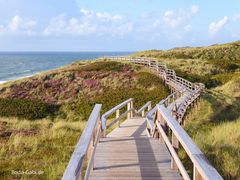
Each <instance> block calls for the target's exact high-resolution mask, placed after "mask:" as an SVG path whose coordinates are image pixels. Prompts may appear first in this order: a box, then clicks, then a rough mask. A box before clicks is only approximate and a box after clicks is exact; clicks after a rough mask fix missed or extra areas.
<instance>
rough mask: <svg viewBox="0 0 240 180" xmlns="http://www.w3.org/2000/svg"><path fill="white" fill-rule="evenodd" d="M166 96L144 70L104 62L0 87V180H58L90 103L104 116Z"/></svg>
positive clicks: (73, 66)
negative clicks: (21, 172) (128, 101)
mask: <svg viewBox="0 0 240 180" xmlns="http://www.w3.org/2000/svg"><path fill="white" fill-rule="evenodd" d="M167 94H169V90H168V89H167V88H166V87H165V86H164V85H163V82H162V80H161V79H159V78H158V77H157V76H156V75H154V74H151V73H149V72H148V71H147V70H146V69H145V68H144V67H141V66H136V65H131V64H126V63H119V62H109V61H93V62H90V61H89V62H76V63H74V64H71V65H69V66H66V67H64V68H61V69H57V70H53V71H49V72H46V73H42V74H40V75H36V76H33V77H31V78H26V79H23V80H18V81H14V82H10V83H7V84H3V85H0V162H1V163H0V179H60V178H61V176H62V174H63V172H64V170H65V168H66V165H67V163H68V161H69V159H70V156H71V154H72V152H73V150H74V146H75V145H76V143H77V141H78V139H79V136H80V135H81V132H82V130H83V127H84V126H85V123H86V120H87V119H88V117H89V115H90V113H91V110H92V108H93V106H94V104H95V103H102V104H103V110H102V113H103V112H106V111H107V110H109V109H110V108H112V107H114V106H115V105H118V104H119V103H120V102H123V101H124V100H126V99H128V98H130V97H133V98H135V101H134V104H135V106H136V107H137V108H139V107H140V106H142V105H144V104H145V103H146V102H147V101H149V100H153V103H157V102H159V101H160V100H161V99H162V98H164V97H166V96H167ZM12 170H15V171H17V170H40V171H43V172H44V173H43V174H40V175H13V174H12Z"/></svg>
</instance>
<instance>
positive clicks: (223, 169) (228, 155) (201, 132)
mask: <svg viewBox="0 0 240 180" xmlns="http://www.w3.org/2000/svg"><path fill="white" fill-rule="evenodd" d="M199 107H200V109H199V110H198V111H193V114H192V116H190V117H189V118H188V120H187V123H186V126H185V127H184V128H185V129H186V131H187V132H188V134H189V135H190V136H191V137H192V138H193V139H194V141H195V142H196V144H197V145H198V147H199V148H200V149H201V150H202V151H203V153H204V154H205V155H206V156H207V158H208V159H209V160H210V162H211V163H212V164H213V166H214V167H215V168H216V169H217V170H218V171H219V172H220V174H221V175H222V176H223V177H224V178H225V179H238V178H239V177H240V168H239V167H240V161H239V160H240V153H239V152H240V144H239V140H240V131H239V127H240V103H239V101H237V100H236V99H234V98H229V97H227V96H225V95H224V94H220V93H218V92H215V91H213V92H208V93H206V94H205V95H204V96H203V98H202V100H201V101H200V104H199ZM182 156H183V157H186V154H185V155H182ZM185 163H186V164H187V166H189V163H188V162H186V161H185Z"/></svg>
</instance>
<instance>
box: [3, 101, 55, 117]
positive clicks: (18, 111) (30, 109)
mask: <svg viewBox="0 0 240 180" xmlns="http://www.w3.org/2000/svg"><path fill="white" fill-rule="evenodd" d="M58 108H59V107H58V106H57V105H50V104H46V103H43V102H41V101H39V100H34V101H33V100H28V99H3V98H0V116H4V117H12V116H13V117H19V118H24V119H30V120H34V119H41V118H45V117H47V116H52V115H54V113H55V112H56V111H57V110H58Z"/></svg>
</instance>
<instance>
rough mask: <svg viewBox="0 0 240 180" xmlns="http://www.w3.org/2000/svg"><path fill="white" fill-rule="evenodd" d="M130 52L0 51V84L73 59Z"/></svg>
mask: <svg viewBox="0 0 240 180" xmlns="http://www.w3.org/2000/svg"><path fill="white" fill-rule="evenodd" d="M131 53H133V52H123V51H120V52H94V51H92V52H90V51H89V52H53V51H52V52H44V51H42V52H33V51H32V52H14V51H13V52H0V84H3V83H5V82H7V81H11V80H17V79H21V78H26V77H31V76H33V75H35V74H37V73H40V72H43V71H48V70H52V69H57V68H60V67H62V66H65V65H68V64H71V63H73V62H75V61H81V60H93V59H97V58H99V57H103V56H119V55H121V56H123V55H129V54H131Z"/></svg>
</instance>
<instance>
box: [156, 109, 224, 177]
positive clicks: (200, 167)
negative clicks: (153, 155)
mask: <svg viewBox="0 0 240 180" xmlns="http://www.w3.org/2000/svg"><path fill="white" fill-rule="evenodd" d="M154 125H155V126H154V130H155V131H154V134H153V137H156V138H159V139H160V142H165V144H166V145H167V147H168V149H169V151H170V153H171V155H172V161H171V167H172V169H178V170H179V171H180V173H181V174H182V177H183V178H184V179H190V177H189V175H188V174H187V172H186V169H185V168H184V166H183V164H182V162H181V160H180V159H179V156H178V149H179V145H180V144H181V146H182V147H183V149H184V150H185V152H186V153H187V155H188V156H189V158H190V159H191V161H192V163H193V179H196V180H198V179H213V180H218V179H222V177H221V176H220V175H219V174H218V172H217V171H216V169H215V168H214V167H213V166H212V165H211V164H210V163H209V161H208V160H207V158H206V157H205V155H204V154H203V153H202V152H201V150H200V149H199V148H198V147H197V146H196V145H195V144H194V142H193V141H192V139H191V138H190V137H189V135H188V134H187V133H186V131H184V129H183V128H182V127H181V126H180V124H179V123H178V122H177V121H176V119H175V118H174V117H173V116H172V114H171V112H170V111H169V110H168V109H167V108H166V107H164V106H163V105H157V114H156V116H155V122H154ZM169 137H171V140H170V139H169Z"/></svg>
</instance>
